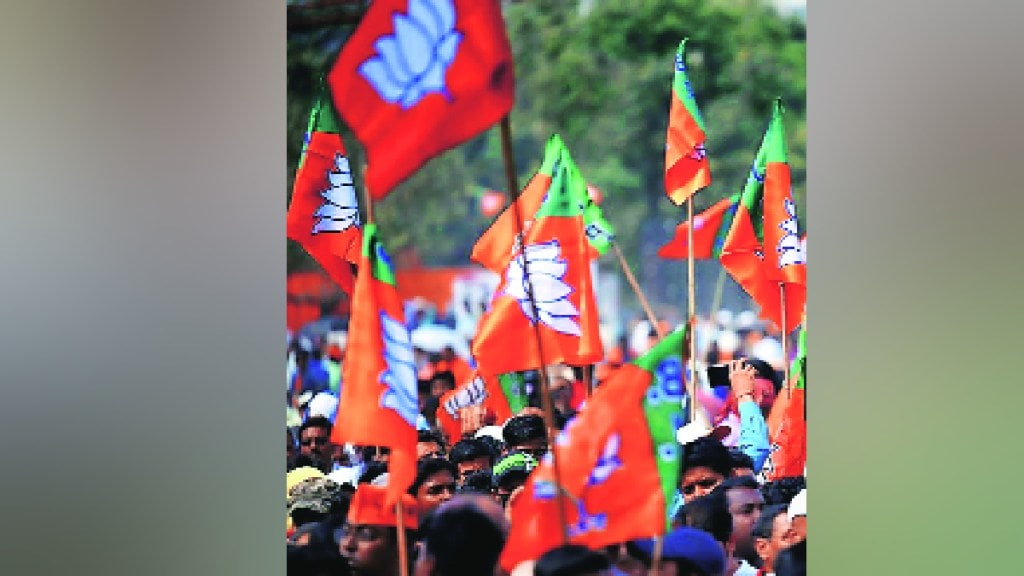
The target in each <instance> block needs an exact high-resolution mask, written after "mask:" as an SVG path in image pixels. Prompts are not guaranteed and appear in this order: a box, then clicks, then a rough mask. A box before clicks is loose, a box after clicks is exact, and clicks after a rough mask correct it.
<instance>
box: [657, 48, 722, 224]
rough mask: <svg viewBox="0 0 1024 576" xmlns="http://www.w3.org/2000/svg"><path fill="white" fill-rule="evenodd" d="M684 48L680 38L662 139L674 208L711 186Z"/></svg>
mask: <svg viewBox="0 0 1024 576" xmlns="http://www.w3.org/2000/svg"><path fill="white" fill-rule="evenodd" d="M685 46H686V39H685V38H684V39H683V41H682V42H680V43H679V50H678V51H676V72H675V76H673V78H672V104H671V105H670V107H669V119H668V134H667V135H666V138H665V193H666V194H667V195H668V197H669V198H670V199H671V200H672V202H674V203H676V204H677V205H679V204H682V203H683V202H686V199H687V198H689V197H690V196H693V195H694V194H696V193H697V192H698V191H699V190H700V189H701V188H704V187H705V186H707V185H708V184H711V168H710V166H709V164H708V156H707V152H706V151H705V149H704V138H705V135H704V119H703V118H702V117H701V115H700V110H699V109H698V108H697V99H696V98H694V96H693V87H692V86H691V85H690V80H689V79H688V78H687V77H686V57H685V55H684V47H685Z"/></svg>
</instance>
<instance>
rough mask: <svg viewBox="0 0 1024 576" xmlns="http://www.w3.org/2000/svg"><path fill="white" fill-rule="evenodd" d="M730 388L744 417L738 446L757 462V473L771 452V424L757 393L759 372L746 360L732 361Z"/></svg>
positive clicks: (755, 469) (740, 413)
mask: <svg viewBox="0 0 1024 576" xmlns="http://www.w3.org/2000/svg"><path fill="white" fill-rule="evenodd" d="M728 366H729V388H730V390H731V391H732V395H733V397H734V398H735V399H736V408H737V410H738V411H739V416H740V438H739V442H737V444H736V447H737V448H739V449H740V451H741V452H743V453H744V454H746V455H747V456H750V459H751V460H753V463H754V473H755V474H756V473H757V472H759V471H760V470H761V467H762V466H763V465H764V461H765V460H766V459H767V458H768V454H770V453H771V445H770V444H769V442H768V423H767V422H766V421H765V418H764V413H763V412H762V407H761V405H760V403H759V402H758V398H757V397H756V396H755V393H756V392H757V390H758V385H757V383H756V381H755V380H756V378H757V374H758V372H757V369H756V368H755V367H754V366H752V365H751V363H749V362H748V361H746V360H733V361H732V362H729V364H728Z"/></svg>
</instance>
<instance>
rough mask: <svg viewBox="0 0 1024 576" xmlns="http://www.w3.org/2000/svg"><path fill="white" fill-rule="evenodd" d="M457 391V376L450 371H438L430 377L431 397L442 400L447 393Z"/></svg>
mask: <svg viewBox="0 0 1024 576" xmlns="http://www.w3.org/2000/svg"><path fill="white" fill-rule="evenodd" d="M452 390H455V375H454V374H452V372H451V371H449V370H438V371H437V372H434V374H433V376H431V377H430V395H431V396H432V397H433V398H440V397H441V396H444V395H445V393H446V392H450V391H452Z"/></svg>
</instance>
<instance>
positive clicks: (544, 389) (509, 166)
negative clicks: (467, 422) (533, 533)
mask: <svg viewBox="0 0 1024 576" xmlns="http://www.w3.org/2000/svg"><path fill="white" fill-rule="evenodd" d="M501 155H502V158H503V159H504V161H505V178H506V179H507V181H508V195H509V201H510V202H511V203H512V210H513V214H514V216H515V221H516V230H517V231H518V233H519V237H520V238H521V239H522V243H523V261H522V265H523V278H524V279H525V280H526V296H527V298H528V299H529V301H530V312H531V315H532V316H533V318H539V317H540V316H539V315H538V314H537V301H536V299H535V298H534V295H533V280H532V279H531V278H530V271H529V268H528V266H529V261H528V260H527V259H526V252H525V250H526V248H525V242H526V233H525V232H524V230H523V228H524V226H523V214H522V209H521V208H520V206H519V183H518V182H517V179H516V164H515V158H514V156H513V150H512V126H511V124H510V122H509V117H508V115H507V114H506V115H505V116H504V117H503V118H502V119H501ZM531 324H533V332H534V335H536V340H537V357H538V358H539V359H540V364H541V365H540V370H539V371H540V381H541V386H540V403H541V407H542V409H543V410H544V421H545V422H544V423H545V425H546V426H547V428H548V430H554V429H555V410H554V405H553V404H552V402H551V383H550V382H549V381H548V371H547V362H545V361H544V347H543V346H542V345H541V340H540V325H539V324H538V323H537V322H531ZM548 441H549V443H550V444H551V446H549V451H550V453H551V467H552V470H553V472H554V474H555V483H556V484H557V485H558V486H559V487H561V485H562V475H561V472H560V470H559V467H558V454H557V451H556V450H555V449H554V446H553V444H554V438H549V439H548ZM558 521H559V525H560V526H561V527H562V543H563V544H568V543H569V527H568V520H567V515H566V513H565V508H564V504H563V502H562V499H561V498H559V499H558Z"/></svg>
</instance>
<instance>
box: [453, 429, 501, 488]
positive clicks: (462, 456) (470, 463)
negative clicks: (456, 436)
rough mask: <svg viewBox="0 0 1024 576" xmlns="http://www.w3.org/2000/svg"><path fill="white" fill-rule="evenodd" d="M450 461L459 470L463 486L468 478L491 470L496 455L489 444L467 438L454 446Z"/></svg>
mask: <svg viewBox="0 0 1024 576" xmlns="http://www.w3.org/2000/svg"><path fill="white" fill-rule="evenodd" d="M448 458H449V460H451V463H452V464H455V467H456V468H457V469H458V472H459V475H458V482H459V485H460V486H461V485H462V483H463V482H464V481H465V478H466V476H468V475H470V474H472V473H473V472H479V471H481V470H490V469H491V468H492V467H493V466H494V459H495V453H494V452H493V451H492V450H491V447H490V445H489V444H487V443H486V442H484V441H483V440H480V439H478V438H465V439H462V440H459V441H458V442H456V443H455V445H454V446H452V449H451V454H449V457H448Z"/></svg>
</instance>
